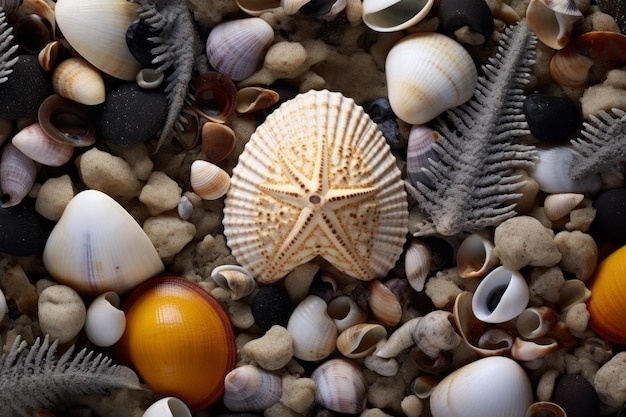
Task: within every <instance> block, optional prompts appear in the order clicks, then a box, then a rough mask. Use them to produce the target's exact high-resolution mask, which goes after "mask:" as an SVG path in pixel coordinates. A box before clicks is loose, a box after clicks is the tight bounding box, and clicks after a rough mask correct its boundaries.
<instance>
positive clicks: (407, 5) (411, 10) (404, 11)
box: [363, 0, 434, 32]
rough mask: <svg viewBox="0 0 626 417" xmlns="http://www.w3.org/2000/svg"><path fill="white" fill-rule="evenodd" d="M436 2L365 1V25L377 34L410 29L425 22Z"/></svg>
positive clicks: (421, 0) (431, 0)
mask: <svg viewBox="0 0 626 417" xmlns="http://www.w3.org/2000/svg"><path fill="white" fill-rule="evenodd" d="M433 4H434V0H363V23H365V24H366V25H367V26H368V27H369V28H370V29H373V30H375V31H377V32H395V31H399V30H404V29H408V28H410V27H411V26H413V25H415V24H417V23H418V22H420V21H421V20H423V19H424V18H425V17H426V15H427V14H428V12H430V9H431V8H432V7H433Z"/></svg>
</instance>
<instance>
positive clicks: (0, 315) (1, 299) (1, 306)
mask: <svg viewBox="0 0 626 417" xmlns="http://www.w3.org/2000/svg"><path fill="white" fill-rule="evenodd" d="M8 311H9V306H8V305H7V299H6V297H5V296H4V293H3V292H2V290H0V321H2V320H3V319H4V316H6V314H7V312H8Z"/></svg>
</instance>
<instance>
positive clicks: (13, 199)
mask: <svg viewBox="0 0 626 417" xmlns="http://www.w3.org/2000/svg"><path fill="white" fill-rule="evenodd" d="M36 176H37V166H36V165H35V163H34V162H33V160H32V159H30V158H29V157H28V156H26V155H24V153H23V152H22V151H20V150H19V149H18V148H17V147H16V146H15V145H13V144H11V143H9V144H7V145H5V146H4V149H3V150H2V158H0V187H1V188H2V192H3V193H4V194H6V195H8V196H9V200H8V201H6V202H5V203H4V204H2V206H1V207H2V208H8V207H13V206H15V205H17V204H19V203H21V202H22V200H23V199H24V197H26V196H27V195H28V193H29V191H30V189H31V188H33V185H34V184H35V177H36Z"/></svg>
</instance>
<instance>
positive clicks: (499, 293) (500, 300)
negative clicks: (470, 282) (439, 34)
mask: <svg viewBox="0 0 626 417" xmlns="http://www.w3.org/2000/svg"><path fill="white" fill-rule="evenodd" d="M529 299H530V292H529V290H528V285H527V284H526V280H525V279H524V277H523V276H522V275H521V274H520V273H519V272H517V271H511V270H509V269H507V268H505V267H503V266H499V267H497V268H496V269H494V270H493V271H491V272H490V273H489V274H487V276H486V277H484V278H483V280H482V281H481V282H480V284H478V287H477V288H476V292H475V293H474V297H473V298H472V311H473V312H474V315H476V317H477V318H478V319H479V320H481V321H484V322H486V323H503V322H505V321H509V320H511V319H514V318H515V317H517V316H518V315H519V314H520V313H521V312H522V311H524V309H525V308H526V305H527V304H528V300H529Z"/></svg>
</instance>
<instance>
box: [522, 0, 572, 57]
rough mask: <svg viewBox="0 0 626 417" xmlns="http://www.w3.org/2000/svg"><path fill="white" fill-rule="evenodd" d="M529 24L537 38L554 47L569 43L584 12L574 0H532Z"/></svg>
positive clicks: (528, 9)
mask: <svg viewBox="0 0 626 417" xmlns="http://www.w3.org/2000/svg"><path fill="white" fill-rule="evenodd" d="M526 19H527V20H528V26H529V27H530V29H531V30H532V31H533V32H535V35H537V38H538V39H539V40H540V41H541V42H542V43H544V44H545V45H547V46H549V47H550V48H552V49H562V48H564V47H565V45H567V43H568V41H569V38H570V36H571V35H572V32H573V30H574V27H575V26H576V25H577V24H579V23H581V22H582V20H583V14H582V13H581V11H580V10H578V7H577V6H576V3H575V2H574V0H531V1H530V3H529V4H528V8H527V9H526Z"/></svg>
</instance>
